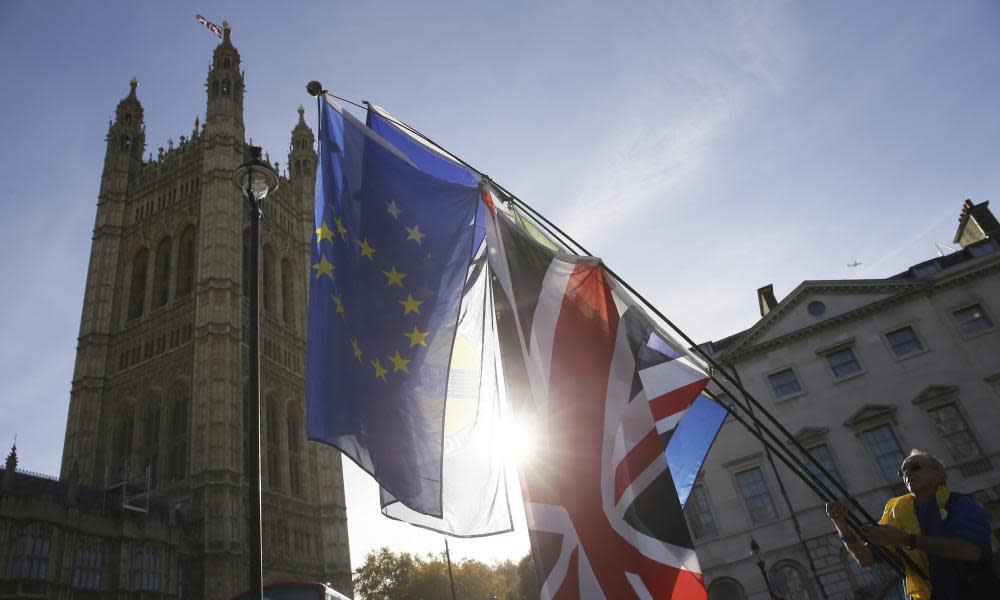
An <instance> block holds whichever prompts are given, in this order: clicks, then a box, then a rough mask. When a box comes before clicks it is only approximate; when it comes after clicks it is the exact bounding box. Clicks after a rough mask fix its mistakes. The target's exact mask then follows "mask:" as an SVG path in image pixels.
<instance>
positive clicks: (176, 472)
mask: <svg viewBox="0 0 1000 600" xmlns="http://www.w3.org/2000/svg"><path fill="white" fill-rule="evenodd" d="M244 91H245V87H244V75H243V71H242V70H241V64H240V56H239V52H238V51H237V49H236V48H235V47H234V46H233V44H232V40H231V32H230V30H229V28H228V27H226V28H225V32H224V38H223V40H222V42H221V43H220V44H219V45H218V47H217V48H216V49H215V51H214V54H213V58H212V64H211V66H210V68H209V72H208V78H207V82H206V93H207V110H206V115H205V121H204V123H203V124H202V123H201V122H200V121H199V120H198V119H196V121H195V124H194V128H193V130H192V131H191V132H190V135H187V136H185V135H182V136H180V138H179V143H178V144H177V145H176V146H175V145H174V144H173V142H172V141H171V143H170V144H168V148H166V149H163V148H160V149H159V150H158V152H157V153H156V154H155V155H153V154H150V155H149V157H148V158H146V159H144V157H143V155H144V150H145V128H144V114H143V108H142V104H141V103H140V101H139V99H138V96H137V82H136V81H135V80H133V81H132V84H131V90H130V92H129V94H128V96H127V97H125V98H124V99H123V100H122V101H121V102H120V103H119V104H118V107H117V109H116V111H115V117H114V120H113V121H112V123H111V124H110V126H109V130H108V137H107V150H106V156H105V162H104V170H103V173H102V176H101V185H100V193H99V197H98V202H97V216H96V220H95V225H94V234H93V242H92V247H91V254H90V264H89V270H88V275H87V283H86V291H85V297H84V303H83V311H82V316H81V323H80V335H79V341H78V348H77V360H76V367H75V372H74V377H73V383H72V389H71V395H70V405H69V415H68V422H67V426H66V438H65V444H64V449H63V460H62V468H61V473H60V478H59V480H58V481H48V480H43V478H38V477H32V476H28V475H26V474H22V473H17V472H16V468H15V469H5V474H6V473H7V472H8V471H9V472H10V476H9V479H10V481H9V485H8V486H6V487H5V488H4V490H5V491H4V492H3V494H4V495H3V496H2V497H0V543H2V544H3V548H4V550H3V551H0V568H2V569H3V572H2V575H3V577H2V578H0V581H2V582H4V583H2V584H0V597H35V596H18V595H17V594H19V593H21V592H17V591H16V590H20V589H32V590H46V591H44V592H39V593H40V594H41V597H57V596H56V595H53V594H54V593H55V592H58V597H60V598H63V597H65V598H76V597H91V596H88V595H87V594H88V593H95V594H97V595H96V596H94V597H101V598H104V597H109V598H112V597H113V598H119V597H120V598H126V597H127V598H133V597H134V598H139V597H142V598H160V597H163V598H180V597H183V598H211V599H216V598H222V599H226V598H230V597H231V596H232V595H234V594H236V593H238V592H240V591H243V590H245V589H246V588H247V586H248V583H247V567H246V565H247V536H246V528H247V498H248V491H247V490H248V488H247V479H246V472H247V468H246V467H247V461H248V456H247V454H246V452H247V445H246V443H245V440H246V439H247V431H246V427H245V423H246V418H247V414H246V412H245V406H246V404H247V402H246V398H247V396H246V394H247V376H246V373H247V351H248V348H247V332H246V323H247V291H248V283H249V282H248V281H247V276H246V272H247V267H248V264H249V262H248V254H247V252H248V249H249V233H248V222H249V221H248V204H247V202H246V200H244V199H243V198H242V197H241V195H240V192H239V190H237V189H236V188H235V187H234V186H233V184H232V183H231V174H232V171H233V169H234V168H235V167H237V166H239V165H240V164H241V163H243V162H245V160H246V159H247V157H248V156H249V147H248V145H247V143H246V142H245V141H244V140H245V128H244V122H243V101H244ZM298 117H299V118H298V123H297V124H296V125H295V126H294V128H293V129H292V132H291V140H290V149H289V153H288V163H287V166H288V169H287V175H283V176H282V177H281V179H280V185H279V188H278V190H277V191H276V192H275V193H272V194H271V195H269V196H268V197H267V199H266V200H265V203H264V215H263V224H262V232H263V233H262V242H263V252H262V257H261V261H260V264H261V271H262V284H263V285H262V297H261V354H262V357H261V431H260V435H261V462H262V467H261V469H262V480H263V493H262V505H263V523H264V535H263V542H264V577H265V580H312V581H321V582H330V583H331V584H332V585H333V586H334V587H336V588H337V589H338V590H340V591H343V592H346V593H350V591H351V572H350V556H349V549H348V537H347V520H346V519H347V517H346V508H345V502H344V487H343V474H342V471H341V457H340V454H339V453H338V452H337V451H336V450H335V449H333V448H331V447H328V446H325V445H320V444H314V443H311V442H307V441H306V434H305V391H304V390H305V382H304V368H305V347H306V345H305V337H306V326H307V324H306V320H307V314H306V303H307V298H308V285H309V283H308V282H309V275H310V268H309V244H310V241H311V238H312V213H313V194H314V185H315V176H316V165H317V156H316V152H315V150H314V142H315V139H314V136H313V132H312V131H311V130H310V128H309V127H308V126H307V125H306V123H305V121H304V118H303V117H304V113H303V109H302V108H301V107H300V108H299V116H298ZM14 463H16V460H15V461H14ZM30 498H35V500H33V501H30ZM28 506H34V507H35V508H37V510H35V509H32V510H28V508H27V507H28ZM37 540H44V543H43V542H42V541H38V542H37V543H36V541H37ZM81 540H85V541H81ZM28 546H30V548H29V547H28ZM35 546H38V547H37V548H36V547H35ZM43 547H44V548H43ZM43 550H44V552H43ZM32 553H34V554H32ZM29 554H30V555H31V556H33V557H34V558H32V559H31V560H35V561H42V560H43V558H44V560H45V561H46V564H45V568H44V569H42V568H41V567H38V568H37V569H34V568H33V567H31V566H30V565H29V567H28V568H27V569H25V568H24V567H23V564H24V560H27V557H28V555H29ZM42 554H44V555H45V556H44V557H43V556H42ZM147 556H155V557H156V558H155V560H152V559H147V558H146V557H147ZM88 561H89V562H88ZM93 562H96V563H98V564H97V565H96V566H94V567H87V568H89V569H90V571H87V572H88V573H89V572H93V573H96V575H94V576H93V577H90V578H87V577H84V578H83V579H86V581H84V583H85V584H86V585H83V584H80V585H77V584H79V583H80V581H83V580H82V579H81V577H82V576H81V575H78V574H76V573H77V572H78V571H79V568H78V566H79V565H78V563H79V564H83V563H87V564H88V565H89V564H90V563H93ZM146 562H150V564H149V565H147V564H146ZM32 564H34V563H32ZM33 569H34V570H33ZM41 571H45V572H44V574H40V572H41ZM147 573H148V575H147ZM95 577H96V578H97V579H98V580H99V583H98V584H96V586H95V585H94V584H93V583H92V582H93V580H94V578H95ZM74 581H76V584H75V583H74ZM3 586H7V587H3ZM39 586H42V587H39ZM45 586H49V587H45ZM12 590H14V591H12ZM88 590H90V591H88ZM50 592H52V593H50ZM5 594H6V595H5Z"/></svg>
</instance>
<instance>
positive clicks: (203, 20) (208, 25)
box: [194, 15, 222, 39]
mask: <svg viewBox="0 0 1000 600" xmlns="http://www.w3.org/2000/svg"><path fill="white" fill-rule="evenodd" d="M194 18H195V20H196V21H198V22H199V23H201V24H202V25H204V26H205V29H208V30H209V31H211V32H212V33H214V34H215V37H217V38H219V39H222V28H221V27H219V26H218V25H216V24H215V23H213V22H211V21H209V20H208V19H206V18H205V17H203V16H201V15H195V17H194Z"/></svg>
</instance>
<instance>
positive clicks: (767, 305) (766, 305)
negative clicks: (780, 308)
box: [757, 283, 778, 317]
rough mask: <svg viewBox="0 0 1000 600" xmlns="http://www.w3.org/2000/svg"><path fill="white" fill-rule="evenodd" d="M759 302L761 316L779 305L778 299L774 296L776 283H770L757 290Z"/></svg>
mask: <svg viewBox="0 0 1000 600" xmlns="http://www.w3.org/2000/svg"><path fill="white" fill-rule="evenodd" d="M757 304H759V305H760V316H762V317H763V316H766V315H767V313H769V312H771V311H772V310H773V309H774V307H775V306H777V305H778V300H777V299H776V298H775V297H774V284H772V283H769V284H767V285H765V286H764V287H762V288H760V289H758V290H757Z"/></svg>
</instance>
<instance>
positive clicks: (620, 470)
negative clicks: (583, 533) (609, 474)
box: [615, 429, 663, 504]
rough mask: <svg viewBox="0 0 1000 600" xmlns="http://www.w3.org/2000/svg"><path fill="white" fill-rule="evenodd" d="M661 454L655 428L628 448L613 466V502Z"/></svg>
mask: <svg viewBox="0 0 1000 600" xmlns="http://www.w3.org/2000/svg"><path fill="white" fill-rule="evenodd" d="M661 454H663V443H662V442H660V435H659V434H658V433H657V432H656V430H655V429H653V430H652V431H650V432H649V433H647V434H646V435H645V436H644V437H643V438H642V439H641V440H639V443H638V444H636V445H635V446H633V447H632V449H631V450H629V452H628V454H626V455H625V458H623V459H622V460H621V462H620V463H618V466H617V467H615V504H618V501H619V500H621V499H622V494H624V493H625V490H626V489H627V488H628V486H629V484H630V483H632V481H633V480H634V479H635V478H636V477H638V476H639V475H640V474H641V473H642V472H643V471H645V470H646V467H648V466H649V465H651V464H652V463H653V461H654V460H656V457H657V456H660V455H661Z"/></svg>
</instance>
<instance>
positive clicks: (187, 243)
mask: <svg viewBox="0 0 1000 600" xmlns="http://www.w3.org/2000/svg"><path fill="white" fill-rule="evenodd" d="M177 259H178V260H177V291H176V292H175V293H176V295H177V297H178V298H182V297H184V296H187V295H188V294H190V293H191V290H192V289H194V226H191V225H189V226H188V227H187V228H186V229H185V230H184V231H183V232H182V233H181V238H180V243H179V244H178V247H177Z"/></svg>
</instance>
